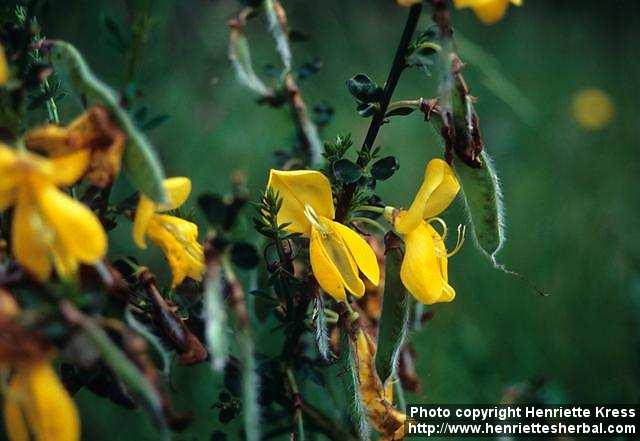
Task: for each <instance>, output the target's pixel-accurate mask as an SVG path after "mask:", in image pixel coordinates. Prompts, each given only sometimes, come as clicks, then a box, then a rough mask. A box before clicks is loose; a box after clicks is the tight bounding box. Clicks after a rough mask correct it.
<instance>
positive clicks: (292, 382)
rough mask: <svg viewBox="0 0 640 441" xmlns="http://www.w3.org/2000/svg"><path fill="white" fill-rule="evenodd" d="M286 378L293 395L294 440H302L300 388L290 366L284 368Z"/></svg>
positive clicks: (302, 420) (302, 425)
mask: <svg viewBox="0 0 640 441" xmlns="http://www.w3.org/2000/svg"><path fill="white" fill-rule="evenodd" d="M286 373H287V380H288V381H289V387H291V394H292V396H293V406H294V410H293V418H294V420H295V422H296V433H295V436H294V438H293V439H294V441H304V419H303V418H302V409H301V407H300V405H301V401H302V399H301V397H300V389H298V383H297V382H296V377H295V375H294V374H293V371H292V370H291V368H287V369H286Z"/></svg>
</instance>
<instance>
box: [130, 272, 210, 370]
mask: <svg viewBox="0 0 640 441" xmlns="http://www.w3.org/2000/svg"><path fill="white" fill-rule="evenodd" d="M139 279H140V282H141V283H142V285H143V286H144V289H145V291H146V292H147V295H148V296H149V300H150V301H151V304H152V305H153V312H154V321H155V322H156V324H157V325H158V326H159V327H160V329H162V331H163V333H164V334H165V336H166V337H167V338H168V339H169V340H170V341H171V342H172V343H173V345H174V346H175V348H176V350H177V351H178V352H179V353H180V363H182V364H185V365H191V364H196V363H199V362H201V361H204V360H205V359H206V358H207V350H206V349H205V348H204V346H203V345H202V343H201V342H200V340H199V339H198V337H196V336H195V335H194V334H193V333H192V332H191V330H190V329H189V328H188V327H187V325H186V324H185V322H184V321H183V320H182V319H180V317H178V316H177V315H176V313H175V312H174V311H173V310H172V309H171V308H170V307H169V305H168V304H167V301H166V300H165V299H164V297H162V295H161V294H160V291H158V287H157V286H156V279H155V276H154V275H153V274H151V272H150V271H149V270H148V269H146V268H142V269H141V271H140V275H139Z"/></svg>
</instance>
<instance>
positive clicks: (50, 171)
mask: <svg viewBox="0 0 640 441" xmlns="http://www.w3.org/2000/svg"><path fill="white" fill-rule="evenodd" d="M88 155H89V153H88V152H86V151H79V152H76V153H73V154H70V155H66V156H61V157H59V158H54V159H47V158H44V157H41V156H38V155H35V154H32V153H29V152H22V151H16V150H13V149H10V148H9V147H7V146H5V145H2V144H0V211H4V210H5V209H7V208H8V207H10V206H15V209H14V211H13V223H12V227H11V234H12V237H11V246H12V251H13V255H14V256H15V259H16V260H17V261H18V263H20V265H22V266H23V267H24V268H25V269H26V270H27V271H28V272H29V273H31V274H32V275H33V276H34V277H35V278H36V279H38V280H40V281H44V280H47V279H48V278H49V277H50V275H51V271H52V267H55V269H56V271H57V272H58V275H59V276H60V277H63V278H66V277H69V276H71V275H73V274H74V273H75V272H76V270H77V268H78V265H79V263H85V264H94V263H97V262H98V261H100V260H101V259H102V258H103V257H104V255H105V253H106V250H107V236H106V234H105V232H104V229H103V228H102V225H101V224H100V221H99V220H98V218H97V217H96V216H95V214H93V212H92V211H91V210H89V208H87V207H86V206H84V205H83V204H81V203H80V202H78V201H76V200H75V199H73V198H71V197H69V196H68V195H67V194H65V193H64V192H62V191H60V190H59V189H58V188H57V187H58V186H68V185H71V184H73V183H74V182H76V181H77V180H78V179H79V178H80V176H82V174H83V173H84V170H85V169H86V166H87V162H88V160H89V156H88Z"/></svg>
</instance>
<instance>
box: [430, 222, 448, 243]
mask: <svg viewBox="0 0 640 441" xmlns="http://www.w3.org/2000/svg"><path fill="white" fill-rule="evenodd" d="M431 221H436V222H437V223H439V224H440V226H441V227H442V234H441V235H440V236H441V237H442V240H443V241H445V240H447V233H448V232H449V229H448V228H447V223H446V222H445V221H444V220H442V218H439V217H432V218H430V219H428V220H427V222H429V223H431Z"/></svg>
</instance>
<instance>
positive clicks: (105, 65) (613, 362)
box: [40, 0, 640, 440]
mask: <svg viewBox="0 0 640 441" xmlns="http://www.w3.org/2000/svg"><path fill="white" fill-rule="evenodd" d="M143 3H144V2H135V1H130V2H126V1H97V0H96V1H94V0H91V1H90V0H82V1H81V0H78V1H52V2H50V5H49V8H48V9H46V10H45V12H44V13H43V15H42V16H41V17H40V22H41V25H42V27H43V32H44V33H45V35H47V36H48V37H50V38H61V39H65V40H69V41H71V42H72V43H73V44H75V45H77V47H78V48H79V49H80V50H81V51H82V52H83V53H84V54H85V56H86V58H87V59H88V61H89V62H90V64H91V65H92V67H93V68H94V70H95V71H96V72H97V73H99V75H100V76H101V77H102V78H103V79H105V80H106V81H107V82H108V83H110V84H111V85H113V86H114V87H116V88H120V89H122V88H123V87H124V83H125V67H124V66H125V62H124V59H123V56H122V54H121V53H119V52H118V51H117V50H116V49H114V47H113V46H112V45H111V44H110V43H109V40H110V36H109V34H108V33H107V32H106V31H105V28H104V26H103V24H102V22H103V17H104V16H109V17H112V18H113V19H114V20H115V21H116V22H118V23H120V24H121V25H122V26H123V27H124V29H129V28H130V26H131V17H132V15H133V11H135V10H136V8H140V7H144V5H143ZM283 4H284V6H285V8H286V9H287V11H288V13H289V19H290V24H291V27H292V28H294V29H297V30H303V31H305V32H308V33H309V34H310V37H311V38H310V40H309V41H307V42H303V43H297V44H295V45H294V58H295V63H296V65H298V66H299V65H301V64H302V63H304V62H306V61H310V60H312V59H313V58H314V57H320V58H321V59H322V62H323V66H322V69H321V71H320V72H319V73H318V74H316V75H314V76H312V77H310V78H308V79H307V80H305V81H304V82H302V83H301V86H302V89H303V93H304V96H305V99H306V101H307V103H308V104H309V106H313V105H315V104H319V103H328V104H330V105H332V106H333V107H334V108H335V118H334V120H333V121H332V123H331V124H330V125H329V126H328V127H327V128H326V129H325V130H324V132H323V137H324V138H325V139H331V138H334V137H335V135H337V134H341V133H352V136H353V138H354V141H355V142H356V144H357V145H358V144H359V143H361V141H362V137H363V136H364V133H365V131H366V128H367V126H368V120H367V119H364V118H361V117H360V116H358V115H357V113H356V112H355V103H354V101H353V99H352V98H351V96H350V95H349V93H348V91H347V89H346V87H345V80H346V79H347V78H349V77H351V76H352V75H354V74H356V73H360V72H364V73H367V74H369V75H370V76H371V77H372V78H374V79H376V80H377V81H378V82H379V83H383V82H384V79H385V77H386V74H387V71H388V69H389V65H390V61H391V59H392V57H393V53H394V50H395V45H396V44H397V39H398V37H399V34H400V32H401V30H402V26H403V23H404V16H405V14H406V10H405V9H403V8H400V7H397V6H396V5H395V2H393V1H391V0H378V1H367V2H364V1H357V0H351V1H345V0H325V1H323V2H313V1H303V0H284V1H283ZM238 9H239V3H237V2H236V1H231V0H224V1H218V0H213V1H204V0H183V1H160V0H154V1H153V2H152V7H151V10H152V28H151V32H150V33H149V41H148V45H147V46H146V49H145V50H144V52H143V56H142V59H141V63H140V64H139V70H138V72H137V74H136V76H135V78H136V82H137V84H138V85H139V88H140V90H141V92H142V93H143V96H142V97H141V98H139V102H141V103H145V104H147V105H149V107H150V109H151V112H152V113H154V114H160V113H167V114H169V115H170V119H169V120H168V122H166V123H165V124H163V125H162V126H160V127H159V128H157V129H155V130H153V131H152V132H150V136H151V138H152V140H153V141H154V144H155V145H156V146H157V148H158V149H159V152H160V155H161V157H162V159H163V162H164V164H165V166H166V169H167V172H168V174H169V175H186V176H190V177H191V179H192V180H193V184H194V192H193V194H194V195H197V194H200V193H203V192H209V191H213V192H227V191H229V188H230V187H229V179H228V178H229V176H230V174H231V172H232V171H234V170H242V171H244V172H245V173H246V174H247V176H248V182H249V185H250V188H251V191H252V192H253V194H257V192H258V191H259V190H260V189H262V188H263V187H264V185H265V183H266V178H267V173H268V169H269V167H270V166H272V165H273V164H274V159H273V155H272V152H273V151H274V150H275V149H282V148H288V147H289V146H290V144H291V141H292V139H293V130H292V126H291V123H290V120H289V113H288V111H287V110H286V109H281V110H273V109H271V108H268V107H261V106H258V105H256V104H255V97H254V96H252V95H251V93H250V92H248V91H247V90H245V89H244V88H243V87H242V86H241V85H240V84H239V83H238V81H237V80H236V79H235V77H234V75H233V72H232V70H231V68H230V64H229V62H228V61H227V55H226V51H227V42H228V30H227V26H226V20H227V19H228V18H230V17H231V16H232V14H234V13H235V12H237V10H238ZM453 22H454V26H455V28H456V31H457V32H458V33H460V34H461V35H462V36H464V38H465V40H467V41H471V42H473V47H472V46H469V44H463V45H461V47H460V50H461V56H462V58H463V60H467V61H470V63H469V66H468V67H467V68H466V70H465V76H466V79H467V82H468V84H469V85H470V87H471V90H472V94H473V95H475V96H477V97H478V104H477V109H478V112H479V114H480V117H481V121H482V128H483V132H484V137H485V142H486V144H487V150H488V151H489V152H490V153H491V154H492V156H493V157H494V159H495V162H496V165H497V169H498V171H499V172H500V176H501V179H502V186H503V190H504V203H505V207H506V214H507V217H506V219H507V235H508V241H507V243H506V245H505V247H504V249H503V251H502V252H501V254H500V255H499V260H500V261H501V262H504V263H505V264H507V266H509V267H513V268H514V269H517V270H518V271H520V272H522V273H523V274H524V275H526V277H528V278H529V279H531V280H533V281H535V283H537V284H539V285H540V286H542V287H543V288H544V289H545V290H546V291H549V292H550V293H551V294H552V295H551V296H550V297H547V298H543V297H541V296H539V295H537V294H536V293H535V292H533V291H532V290H530V289H529V288H527V286H526V285H525V284H523V283H522V282H521V281H520V280H518V279H516V278H514V277H510V276H507V275H505V274H503V273H501V272H498V271H496V270H493V269H492V268H491V265H490V263H489V261H488V260H487V259H486V258H484V257H483V256H482V255H481V253H480V252H479V251H477V250H476V249H475V248H474V247H473V245H472V243H471V241H469V242H467V244H466V245H465V246H464V247H463V250H462V251H461V253H460V254H458V255H457V256H455V257H454V258H452V259H451V260H450V262H449V267H450V280H451V283H452V285H453V286H454V287H455V288H456V291H457V298H456V300H455V301H454V302H453V303H451V304H443V305H437V306H435V307H434V308H433V309H434V310H435V313H436V314H435V318H434V319H433V320H432V321H430V322H429V323H428V325H427V326H426V328H425V329H423V330H422V331H421V332H419V333H417V334H414V335H413V336H412V338H413V341H414V343H415V347H416V350H417V352H418V372H419V375H420V377H421V379H422V383H423V388H422V389H423V390H422V393H421V394H418V395H411V396H409V397H408V401H409V402H428V403H495V402H497V401H499V400H500V398H501V397H502V394H503V392H504V390H505V388H507V387H509V386H511V385H513V384H516V383H520V382H524V381H529V380H533V379H538V378H544V379H545V380H546V381H547V383H546V384H547V387H546V389H545V390H546V393H547V395H548V397H549V399H550V400H551V401H556V402H567V403H589V402H607V403H632V402H633V403H637V400H638V385H639V381H640V370H639V369H640V365H639V363H638V362H639V359H638V354H639V352H638V349H639V348H640V345H639V337H640V322H639V319H640V256H639V255H638V252H637V251H638V249H640V233H639V230H638V228H637V223H638V219H639V218H638V214H640V197H638V191H639V190H638V183H639V181H638V176H640V161H639V159H640V156H639V150H638V149H639V147H640V145H639V142H638V141H639V140H640V136H639V135H640V134H639V133H638V132H639V130H640V129H639V127H640V124H639V122H640V121H639V116H638V112H637V103H638V100H639V99H640V95H639V92H638V91H639V90H640V84H639V81H638V78H640V76H639V75H640V65H639V61H638V57H637V48H636V42H637V41H638V39H639V38H640V26H638V25H639V24H640V7H639V6H638V4H637V2H636V1H635V0H627V1H622V0H619V1H616V2H602V1H597V0H592V1H581V2H575V1H556V0H545V1H543V0H537V1H532V0H529V1H525V4H524V6H523V7H522V8H515V7H510V9H509V11H508V14H507V16H506V18H505V19H504V20H503V21H501V22H499V23H498V24H496V25H493V26H485V25H482V24H481V23H480V22H479V21H477V20H476V18H475V17H474V15H473V13H472V12H471V11H470V10H463V11H456V12H454V14H453ZM427 24H428V20H427V17H426V16H425V17H424V25H423V26H422V28H424V27H425V26H426V25H427ZM249 39H250V42H251V45H252V52H253V58H254V65H255V67H256V70H257V71H258V72H259V73H262V72H263V69H262V66H264V65H266V64H269V63H272V64H275V65H278V59H277V56H276V54H275V52H274V45H273V40H272V38H271V37H270V35H269V34H268V32H267V30H266V25H265V23H264V21H263V20H262V19H258V20H254V21H251V22H250V25H249ZM465 49H466V50H467V51H469V52H470V53H469V54H468V55H469V56H468V57H466V56H465ZM471 58H472V59H473V60H474V61H475V62H476V63H475V64H474V63H473V62H471V60H470V59H471ZM495 68H497V69H498V71H499V72H500V73H501V74H502V75H503V76H504V79H499V78H495V77H490V78H489V80H488V79H487V76H486V73H487V69H495ZM491 81H494V82H495V81H497V82H498V83H499V87H500V88H501V90H505V89H504V88H508V87H510V86H509V85H508V83H509V84H511V85H513V86H515V87H516V88H517V89H519V91H520V93H521V94H522V96H523V97H524V98H519V99H516V100H511V102H510V103H507V102H505V101H504V100H502V99H501V98H500V97H498V96H497V95H496V93H495V92H496V91H495V90H494V89H493V88H491V87H487V84H490V83H491ZM505 81H507V82H508V83H505ZM435 82H436V80H435V79H434V78H433V77H432V78H428V77H426V76H425V75H424V74H422V73H421V72H419V71H417V70H416V71H411V70H410V71H407V72H406V74H405V75H404V76H403V78H402V80H401V83H400V86H399V88H398V89H397V92H396V94H395V96H394V97H395V98H396V99H409V98H417V97H432V96H434V94H435V92H434V91H435ZM585 88H599V89H602V90H604V91H605V92H607V93H608V94H609V95H610V96H611V99H612V100H613V102H614V105H615V115H614V118H613V119H612V121H611V122H610V123H609V124H607V125H606V126H605V127H604V128H602V129H601V130H598V131H588V130H586V129H584V128H582V127H581V126H580V125H579V124H577V123H576V121H575V120H574V119H573V117H572V113H571V103H572V98H573V96H574V94H575V93H576V92H578V91H580V90H582V89H585ZM514 103H515V107H516V108H515V109H514V105H513V104H514ZM72 104H73V99H72V98H70V97H68V98H66V99H65V101H63V105H62V110H63V112H62V115H63V118H64V119H65V120H66V121H68V120H69V119H70V118H71V117H72V116H73V114H74V113H75V112H76V110H77V107H75V106H74V105H72ZM528 104H530V105H531V109H529V108H528V107H527V106H528ZM378 144H380V145H382V146H383V148H384V152H388V153H389V154H394V155H396V156H397V157H398V158H399V160H400V165H401V167H400V171H399V172H398V173H397V174H396V175H395V176H394V177H393V178H392V179H391V180H389V181H386V182H384V183H382V185H380V187H379V189H380V194H381V196H383V198H384V199H385V201H386V202H387V203H390V204H393V205H397V206H401V205H404V206H406V205H408V204H409V203H410V201H411V199H412V197H413V194H414V192H415V190H416V189H417V187H418V186H419V185H420V180H421V177H422V173H423V170H424V166H425V164H426V162H427V161H428V160H429V159H431V158H432V157H434V156H440V155H441V152H442V146H441V143H440V141H439V139H438V137H436V135H435V133H434V131H433V130H432V128H431V127H430V126H429V125H428V124H426V123H424V122H423V121H422V118H421V117H420V116H418V115H412V116H411V117H407V118H398V119H394V120H393V121H392V123H391V124H389V125H385V126H384V127H383V129H382V130H381V134H380V136H379V137H378ZM190 203H191V204H192V205H195V198H194V197H192V198H191V202H190ZM460 205H461V204H460V202H459V201H458V202H457V203H456V205H455V207H454V208H453V209H452V210H450V212H449V214H448V215H447V220H448V222H450V225H454V224H455V223H457V222H464V216H463V213H462V210H461V206H460ZM201 226H202V227H203V228H202V229H203V230H204V226H203V225H201ZM124 228H129V226H128V225H125V226H124ZM131 251H132V249H131V245H130V244H129V239H128V235H125V234H122V235H120V236H118V238H117V240H116V242H115V243H114V244H112V247H111V253H112V254H113V255H121V254H123V253H129V252H131ZM146 257H147V258H151V259H152V261H153V262H154V263H155V269H156V270H157V272H162V271H164V272H166V270H164V268H165V267H164V263H163V261H162V259H161V258H160V257H159V256H158V255H156V254H153V253H152V252H150V253H149V254H148V255H147V256H146ZM171 380H172V389H173V390H174V391H176V394H175V395H176V400H177V402H176V404H177V407H178V408H179V409H185V410H191V411H193V412H194V415H195V417H196V419H195V423H194V425H193V426H192V427H191V428H190V429H189V430H187V431H186V432H184V433H182V434H180V435H176V436H175V439H178V440H208V439H209V437H210V434H211V432H213V431H214V430H225V428H224V426H222V425H221V424H220V423H219V422H218V419H217V413H218V410H217V409H215V408H212V405H213V404H214V403H215V402H216V401H217V390H218V387H219V385H220V384H221V383H222V379H221V378H220V377H219V376H215V375H214V376H212V375H211V373H210V371H209V368H208V366H206V365H202V366H198V367H194V368H188V369H183V368H177V369H176V370H175V371H174V372H173V374H172V377H171ZM314 393H317V394H321V393H322V391H319V390H316V391H315V392H314ZM77 399H78V402H79V405H80V409H81V413H82V422H83V432H84V434H85V436H86V439H91V440H102V439H104V440H107V439H109V440H112V439H136V440H147V439H149V440H151V439H157V436H158V435H157V432H155V430H154V428H153V424H152V423H151V422H150V421H149V420H148V418H147V417H146V415H145V414H143V413H142V412H141V411H139V412H129V411H125V410H122V409H120V408H117V407H116V406H115V405H113V404H111V403H110V402H108V401H107V400H105V399H101V398H97V397H95V396H93V395H91V394H90V393H87V392H81V393H80V394H79V395H78V396H77ZM316 399H322V397H321V396H318V397H316ZM229 439H235V437H234V435H230V438H229Z"/></svg>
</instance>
